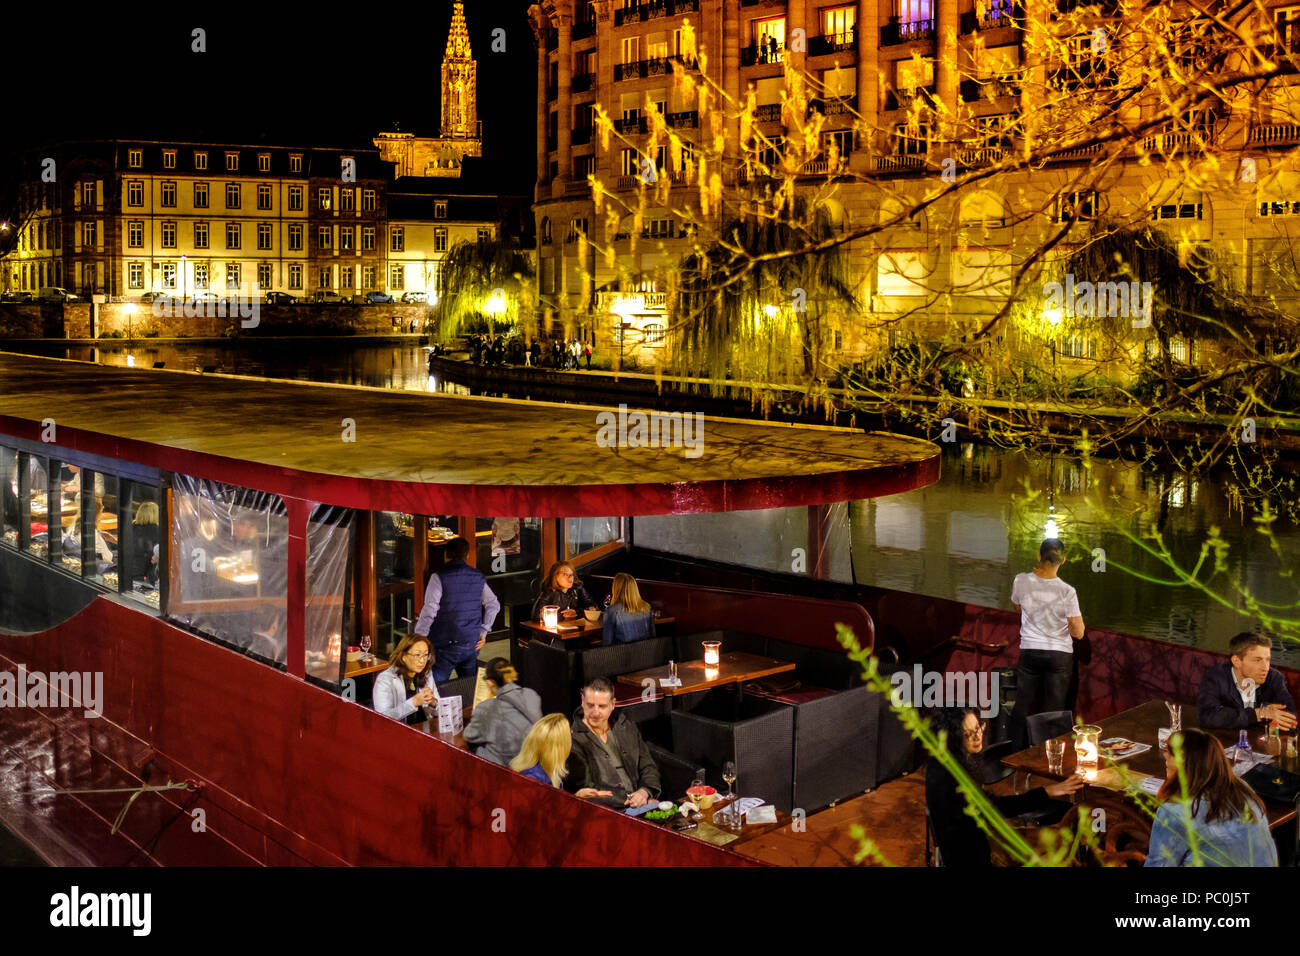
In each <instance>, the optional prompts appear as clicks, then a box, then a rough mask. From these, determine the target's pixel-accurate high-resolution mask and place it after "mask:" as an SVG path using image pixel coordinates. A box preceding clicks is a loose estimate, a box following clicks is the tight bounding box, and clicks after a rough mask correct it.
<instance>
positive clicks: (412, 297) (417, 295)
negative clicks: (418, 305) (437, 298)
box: [402, 292, 429, 303]
mask: <svg viewBox="0 0 1300 956" xmlns="http://www.w3.org/2000/svg"><path fill="white" fill-rule="evenodd" d="M402 301H403V302H406V303H412V302H428V301H429V294H428V293H427V292H403V293H402Z"/></svg>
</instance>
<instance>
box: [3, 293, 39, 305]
mask: <svg viewBox="0 0 1300 956" xmlns="http://www.w3.org/2000/svg"><path fill="white" fill-rule="evenodd" d="M32 298H33V296H32V294H31V293H30V292H6V293H5V294H4V296H3V298H0V302H18V303H22V302H31V301H32Z"/></svg>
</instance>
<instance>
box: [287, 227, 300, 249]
mask: <svg viewBox="0 0 1300 956" xmlns="http://www.w3.org/2000/svg"><path fill="white" fill-rule="evenodd" d="M289 251H290V252H301V251H302V226H290V227H289Z"/></svg>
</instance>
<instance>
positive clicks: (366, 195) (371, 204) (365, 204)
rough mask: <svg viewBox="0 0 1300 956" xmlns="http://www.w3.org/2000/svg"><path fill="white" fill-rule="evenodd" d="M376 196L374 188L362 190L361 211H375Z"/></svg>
mask: <svg viewBox="0 0 1300 956" xmlns="http://www.w3.org/2000/svg"><path fill="white" fill-rule="evenodd" d="M376 196H377V193H376V192H375V190H373V189H364V190H362V191H361V211H362V212H374V211H375V199H376Z"/></svg>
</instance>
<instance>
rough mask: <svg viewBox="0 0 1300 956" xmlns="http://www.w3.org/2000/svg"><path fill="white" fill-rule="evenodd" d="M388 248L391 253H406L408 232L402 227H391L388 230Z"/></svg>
mask: <svg viewBox="0 0 1300 956" xmlns="http://www.w3.org/2000/svg"><path fill="white" fill-rule="evenodd" d="M388 240H389V242H388V248H389V251H391V252H405V251H406V230H405V229H403V228H402V227H401V226H391V227H390V228H389V230H388Z"/></svg>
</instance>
